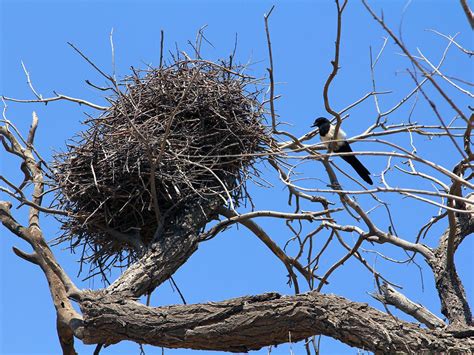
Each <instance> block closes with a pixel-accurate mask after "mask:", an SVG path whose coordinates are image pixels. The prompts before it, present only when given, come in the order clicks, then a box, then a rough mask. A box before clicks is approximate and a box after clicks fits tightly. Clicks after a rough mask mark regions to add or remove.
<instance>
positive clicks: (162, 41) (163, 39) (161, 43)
mask: <svg viewBox="0 0 474 355" xmlns="http://www.w3.org/2000/svg"><path fill="white" fill-rule="evenodd" d="M164 42H165V32H164V31H163V30H161V31H160V69H161V68H162V67H163V47H164Z"/></svg>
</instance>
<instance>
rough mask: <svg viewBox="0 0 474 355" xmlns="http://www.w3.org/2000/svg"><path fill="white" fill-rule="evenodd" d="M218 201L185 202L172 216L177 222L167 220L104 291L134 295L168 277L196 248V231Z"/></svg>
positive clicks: (209, 216) (145, 290)
mask: <svg viewBox="0 0 474 355" xmlns="http://www.w3.org/2000/svg"><path fill="white" fill-rule="evenodd" d="M220 203H222V201H221V200H220V199H219V198H218V197H217V198H215V200H210V201H203V200H201V199H197V200H196V201H192V202H188V203H187V204H186V205H185V206H183V208H182V212H180V214H179V216H177V217H176V220H177V221H180V223H178V225H175V223H167V224H166V227H164V228H165V229H164V231H163V234H162V235H161V236H160V238H159V239H158V240H157V241H156V242H154V243H153V244H152V245H151V246H150V247H149V249H148V251H147V252H146V253H145V254H144V255H143V256H142V257H141V258H140V259H139V260H138V261H137V262H135V263H134V264H133V265H131V266H130V267H129V268H128V269H127V270H126V271H125V272H124V273H123V274H122V275H121V276H120V277H119V278H118V279H117V280H116V281H115V282H114V283H112V284H111V285H110V286H109V287H108V288H107V289H106V292H107V293H109V294H115V295H121V296H122V297H124V298H125V297H131V298H138V297H140V296H142V295H144V294H145V293H147V292H149V291H150V290H153V289H155V288H156V287H157V286H158V285H160V284H161V283H163V282H164V281H166V280H167V279H169V278H170V276H171V275H173V274H174V272H175V271H176V270H177V269H178V268H179V267H180V266H181V265H183V264H184V263H185V262H186V261H187V260H188V258H189V257H190V256H191V255H192V254H193V253H194V252H195V251H196V250H197V248H198V243H199V242H200V241H201V235H200V233H199V231H200V229H201V228H202V227H203V226H204V225H205V224H206V223H207V222H208V221H209V220H210V219H211V216H212V214H213V213H215V212H214V211H215V209H216V207H217V206H218V205H219V204H220Z"/></svg>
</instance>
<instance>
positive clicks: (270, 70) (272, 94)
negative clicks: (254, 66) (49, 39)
mask: <svg viewBox="0 0 474 355" xmlns="http://www.w3.org/2000/svg"><path fill="white" fill-rule="evenodd" d="M274 8H275V5H273V6H272V7H271V9H270V11H269V12H268V14H265V15H264V16H263V19H264V21H265V33H266V35H267V47H268V60H269V61H270V68H267V71H268V74H269V76H270V114H271V117H272V131H273V133H275V134H278V133H279V132H278V131H277V129H276V113H275V102H274V101H275V81H274V78H273V72H274V71H273V54H272V42H271V41H270V30H269V28H268V18H269V17H270V15H271V14H272V11H273V9H274Z"/></svg>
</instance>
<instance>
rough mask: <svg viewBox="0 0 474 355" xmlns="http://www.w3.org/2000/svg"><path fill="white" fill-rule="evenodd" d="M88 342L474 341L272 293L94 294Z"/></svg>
mask: <svg viewBox="0 0 474 355" xmlns="http://www.w3.org/2000/svg"><path fill="white" fill-rule="evenodd" d="M80 305H81V310H82V312H83V315H84V337H83V339H82V340H83V341H84V342H85V343H88V344H95V343H105V344H113V343H117V342H119V341H122V340H131V341H134V342H137V343H140V344H150V345H155V346H160V347H167V348H190V349H198V350H220V351H230V352H246V351H250V350H257V349H260V348H262V347H265V346H269V345H274V344H281V343H286V342H288V341H290V339H291V341H292V342H297V341H300V340H303V339H305V338H307V337H310V336H312V335H317V334H323V335H326V336H330V337H332V338H334V339H338V340H340V341H342V342H343V343H345V344H348V345H350V346H354V347H358V348H361V349H365V350H370V351H373V352H376V353H384V354H385V353H417V354H421V353H434V352H446V351H448V350H449V351H450V353H468V352H469V351H474V337H472V334H471V335H470V337H469V335H467V337H466V338H463V339H461V338H456V337H455V336H453V335H451V334H449V333H447V332H446V331H445V330H442V329H436V330H430V329H423V328H420V327H419V326H418V325H416V324H413V323H409V322H405V321H402V320H399V319H396V318H394V317H392V316H390V315H388V314H386V313H383V312H380V311H378V310H376V309H374V308H372V307H369V306H368V305H367V304H364V303H357V302H352V301H349V300H347V299H345V298H343V297H339V296H335V295H325V294H320V293H318V292H315V291H312V292H309V293H305V294H299V295H296V296H288V297H284V296H280V295H279V294H277V293H267V294H262V295H257V296H248V297H241V298H236V299H231V300H226V301H223V302H216V303H206V304H194V305H179V306H167V307H159V308H152V307H146V306H145V305H143V304H140V303H138V302H136V301H131V300H126V299H120V298H118V297H116V296H110V295H105V294H102V295H101V294H96V293H92V292H91V293H89V294H86V295H85V296H84V298H83V300H82V301H81V304H80Z"/></svg>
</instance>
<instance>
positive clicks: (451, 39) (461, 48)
mask: <svg viewBox="0 0 474 355" xmlns="http://www.w3.org/2000/svg"><path fill="white" fill-rule="evenodd" d="M428 31H430V32H433V33H436V34H437V35H438V36H441V37H444V38H446V39H447V40H448V41H450V42H453V43H454V45H455V46H456V47H458V48H459V50H461V52H463V53H465V54H467V55H468V56H469V57H471V56H472V55H474V51H471V50H467V49H466V48H464V47H462V46H461V45H460V44H459V43H457V42H456V41H455V40H454V38H453V37H451V36H447V35H445V34H443V33H441V32H438V31H436V30H434V29H432V28H430V29H428ZM462 82H463V81H462ZM470 85H472V84H470Z"/></svg>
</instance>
